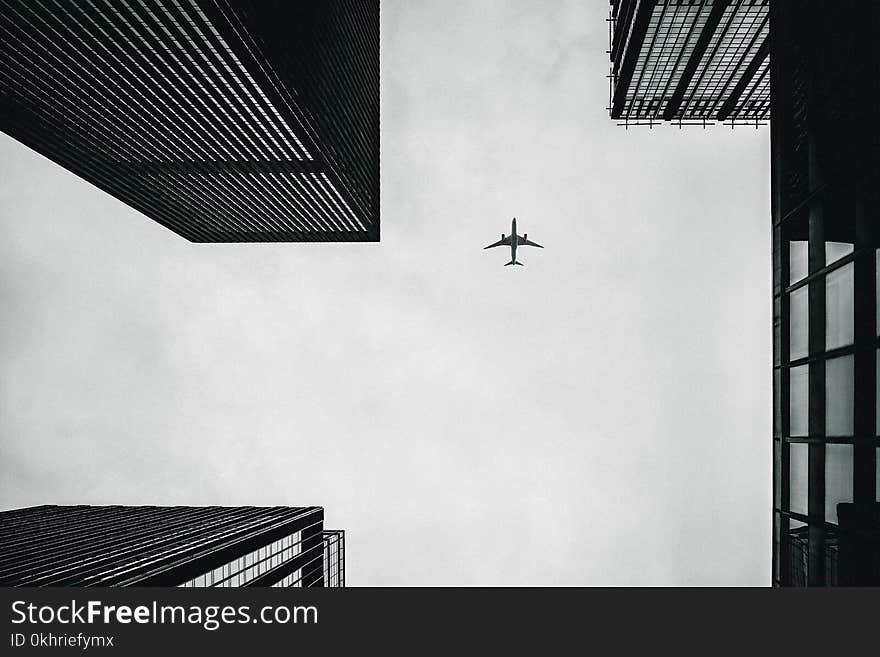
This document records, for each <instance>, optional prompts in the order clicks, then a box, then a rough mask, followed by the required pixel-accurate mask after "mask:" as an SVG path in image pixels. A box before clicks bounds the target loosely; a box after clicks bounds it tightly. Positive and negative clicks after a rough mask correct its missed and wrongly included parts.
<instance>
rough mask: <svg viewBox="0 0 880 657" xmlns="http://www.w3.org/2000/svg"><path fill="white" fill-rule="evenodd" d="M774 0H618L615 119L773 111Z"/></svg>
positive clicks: (733, 116)
mask: <svg viewBox="0 0 880 657" xmlns="http://www.w3.org/2000/svg"><path fill="white" fill-rule="evenodd" d="M769 5H770V0H611V13H610V16H609V39H610V42H611V48H610V54H611V72H610V75H609V78H610V102H609V109H610V112H611V118H613V119H621V120H623V121H624V122H625V123H626V124H627V125H641V124H653V123H655V122H662V121H674V122H676V123H678V124H685V123H699V124H702V125H705V124H706V123H707V122H713V121H729V122H733V123H753V124H754V123H757V122H760V121H762V120H765V119H768V118H769V116H770V76H769V48H770V45H769V34H770V26H769V13H770V12H769Z"/></svg>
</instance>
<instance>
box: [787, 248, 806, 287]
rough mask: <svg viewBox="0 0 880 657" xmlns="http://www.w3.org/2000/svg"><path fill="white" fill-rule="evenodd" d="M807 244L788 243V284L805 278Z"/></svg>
mask: <svg viewBox="0 0 880 657" xmlns="http://www.w3.org/2000/svg"><path fill="white" fill-rule="evenodd" d="M808 247H809V242H807V241H806V240H803V241H801V240H798V241H792V242H789V243H788V284H789V285H791V284H792V283H797V282H798V281H799V280H801V279H802V278H806V277H807V263H808V262H809V261H808V259H807V252H808Z"/></svg>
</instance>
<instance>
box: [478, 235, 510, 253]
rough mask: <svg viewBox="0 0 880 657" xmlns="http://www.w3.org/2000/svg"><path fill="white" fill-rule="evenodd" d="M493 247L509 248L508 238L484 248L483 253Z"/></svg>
mask: <svg viewBox="0 0 880 657" xmlns="http://www.w3.org/2000/svg"><path fill="white" fill-rule="evenodd" d="M493 246H510V237H505V238H504V239H503V240H498V241H497V242H495V244H490V245H489V246H484V247H483V251H485V250H486V249H491V248H492V247H493Z"/></svg>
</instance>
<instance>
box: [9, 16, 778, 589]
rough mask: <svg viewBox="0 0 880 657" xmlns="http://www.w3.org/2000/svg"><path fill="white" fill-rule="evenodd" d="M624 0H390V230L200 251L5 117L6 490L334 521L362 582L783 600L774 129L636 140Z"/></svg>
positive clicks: (352, 575)
mask: <svg viewBox="0 0 880 657" xmlns="http://www.w3.org/2000/svg"><path fill="white" fill-rule="evenodd" d="M607 9H608V3H607V0H591V1H590V2H587V3H584V2H580V1H579V0H566V1H557V2H551V1H548V0H541V1H537V0H444V1H443V2H437V1H436V0H400V1H394V0H383V2H382V208H381V224H382V242H381V243H379V244H265V245H255V244H251V245H240V244H227V245H198V244H190V243H188V242H186V241H185V240H183V239H182V238H180V237H178V236H177V235H175V234H174V233H172V232H170V231H168V230H166V229H165V228H162V227H161V226H160V225H159V224H157V223H154V222H153V221H151V220H149V219H147V218H146V217H144V216H143V215H140V214H139V213H137V212H136V211H134V210H132V209H130V208H129V207H127V206H125V205H124V204H122V203H121V202H119V201H117V200H115V199H114V198H112V197H110V196H108V195H107V194H105V193H103V192H101V191H99V190H98V189H96V188H95V187H93V186H91V185H89V184H88V183H86V182H84V181H83V180H81V179H79V178H77V177H76V176H74V175H72V174H70V173H68V172H67V171H65V170H63V169H61V168H60V167H58V166H56V165H55V164H53V163H51V162H50V161H48V160H46V159H45V158H43V157H41V156H39V155H37V154H35V153H34V152H32V151H30V150H28V149H27V148H25V147H24V146H22V145H21V144H19V143H17V142H15V141H13V140H12V139H10V138H8V137H6V136H5V135H2V134H0V229H2V235H3V239H2V240H0V304H2V305H0V307H2V314H0V358H2V367H0V502H2V506H3V508H14V507H19V506H26V505H33V504H46V503H49V504H53V503H54V504H83V503H87V504H235V505H237V504H284V505H293V506H301V505H311V504H314V505H321V506H323V507H325V513H326V526H328V527H331V528H342V529H345V530H346V539H347V548H348V549H347V555H346V558H347V569H346V570H347V579H348V583H349V584H350V585H453V584H458V585H517V584H522V585H538V584H544V585H631V584H638V585H683V584H690V585H704V584H706V585H710V584H711V585H723V584H732V585H740V584H742V585H767V584H769V574H770V519H771V517H770V509H771V503H770V486H771V458H772V457H771V450H770V445H771V442H770V441H771V437H770V436H771V430H770V418H771V388H770V377H771V328H772V323H771V313H770V311H771V305H770V298H771V297H770V278H771V267H770V205H769V165H768V162H769V156H768V154H769V129H768V128H766V127H764V128H761V129H759V130H755V129H754V128H737V129H736V130H731V129H730V128H725V127H715V128H712V129H708V130H702V129H700V128H690V129H685V130H678V129H674V128H671V127H668V126H667V127H664V128H661V129H654V130H648V129H646V128H638V129H630V130H625V129H624V128H622V127H617V126H616V125H615V124H614V122H613V121H611V120H610V119H609V118H608V115H607V112H606V109H605V107H606V104H607V100H608V99H607V95H608V88H607V79H606V77H605V76H606V74H607V68H608V66H607V63H608V60H607V55H606V53H605V50H606V48H607V25H606V23H605V19H606V17H607ZM513 216H516V217H517V222H518V228H519V229H520V232H521V233H522V232H527V233H528V234H529V238H530V239H532V240H535V241H537V242H539V243H541V244H543V245H545V247H546V248H545V249H544V250H540V249H528V248H523V249H521V250H520V251H519V252H518V259H519V260H520V261H522V262H524V263H525V267H503V266H502V265H503V264H504V263H505V262H507V260H509V255H510V253H509V250H505V249H494V250H490V251H483V250H482V247H483V246H485V245H486V244H489V243H491V242H495V241H497V240H498V239H499V237H500V233H501V232H505V233H509V229H510V220H511V218H512V217H513Z"/></svg>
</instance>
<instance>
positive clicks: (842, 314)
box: [792, 262, 854, 349]
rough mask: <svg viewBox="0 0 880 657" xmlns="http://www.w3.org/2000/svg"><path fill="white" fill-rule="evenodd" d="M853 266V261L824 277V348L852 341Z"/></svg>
mask: <svg viewBox="0 0 880 657" xmlns="http://www.w3.org/2000/svg"><path fill="white" fill-rule="evenodd" d="M853 267H854V263H852V262H851V263H849V264H847V265H844V266H843V267H841V268H840V269H836V270H834V271H833V272H831V273H830V274H828V276H826V277H825V348H826V349H837V348H838V347H846V346H848V345H851V344H852V343H853V307H854V298H853V280H854V274H853V272H854V269H853ZM792 322H794V319H792Z"/></svg>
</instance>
